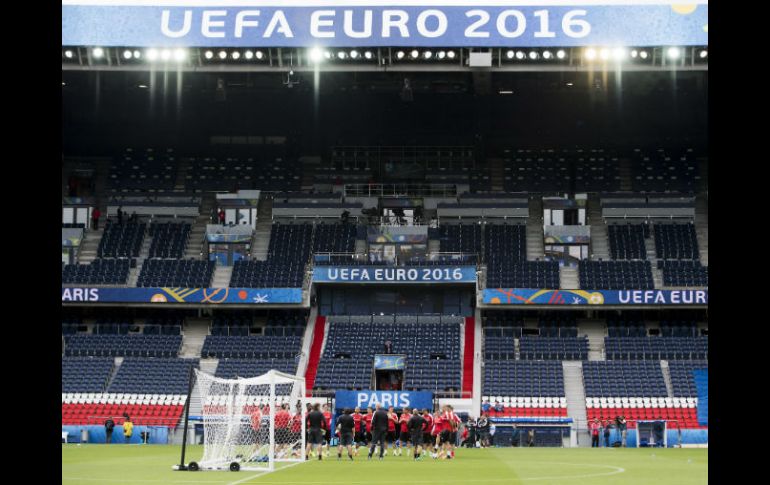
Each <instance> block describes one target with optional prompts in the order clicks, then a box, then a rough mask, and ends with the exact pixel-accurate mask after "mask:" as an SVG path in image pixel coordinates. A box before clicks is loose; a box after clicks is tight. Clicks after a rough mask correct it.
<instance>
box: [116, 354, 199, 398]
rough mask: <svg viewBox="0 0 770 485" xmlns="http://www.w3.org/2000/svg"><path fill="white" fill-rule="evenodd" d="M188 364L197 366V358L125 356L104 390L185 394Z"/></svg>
mask: <svg viewBox="0 0 770 485" xmlns="http://www.w3.org/2000/svg"><path fill="white" fill-rule="evenodd" d="M190 367H196V368H197V367H199V363H198V359H125V360H124V361H123V363H122V364H121V365H120V367H119V368H118V372H117V374H115V379H114V380H113V381H112V384H110V386H109V388H108V389H107V392H110V393H132V394H185V395H186V394H187V392H188V387H189V384H190Z"/></svg>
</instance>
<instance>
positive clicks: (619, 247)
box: [607, 224, 649, 259]
mask: <svg viewBox="0 0 770 485" xmlns="http://www.w3.org/2000/svg"><path fill="white" fill-rule="evenodd" d="M607 230H608V234H609V240H610V254H611V255H612V259H647V249H646V247H645V245H644V239H645V238H646V237H648V235H649V226H648V225H646V224H610V225H608V226H607Z"/></svg>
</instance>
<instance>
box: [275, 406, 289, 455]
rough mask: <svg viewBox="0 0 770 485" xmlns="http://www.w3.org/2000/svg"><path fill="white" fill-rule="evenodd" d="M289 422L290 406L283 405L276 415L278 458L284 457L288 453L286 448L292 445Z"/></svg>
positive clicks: (276, 451)
mask: <svg viewBox="0 0 770 485" xmlns="http://www.w3.org/2000/svg"><path fill="white" fill-rule="evenodd" d="M289 421H291V414H290V413H289V405H288V404H282V405H281V407H280V408H279V409H278V411H276V413H275V445H276V450H275V453H276V456H282V455H283V453H285V452H286V447H287V446H289V444H290V443H291V441H290V438H291V436H290V434H289Z"/></svg>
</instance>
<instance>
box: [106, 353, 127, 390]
mask: <svg viewBox="0 0 770 485" xmlns="http://www.w3.org/2000/svg"><path fill="white" fill-rule="evenodd" d="M123 359H125V357H115V361H114V362H115V363H114V364H113V365H112V371H111V372H110V377H109V379H107V385H106V386H104V389H109V388H110V386H111V385H112V381H114V380H115V377H116V376H117V375H118V370H119V369H120V366H121V365H122V364H123Z"/></svg>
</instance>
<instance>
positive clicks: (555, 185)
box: [503, 149, 572, 192]
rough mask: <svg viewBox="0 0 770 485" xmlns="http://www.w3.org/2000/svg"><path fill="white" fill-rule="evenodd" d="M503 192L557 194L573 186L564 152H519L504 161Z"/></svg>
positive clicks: (507, 155) (526, 150)
mask: <svg viewBox="0 0 770 485" xmlns="http://www.w3.org/2000/svg"><path fill="white" fill-rule="evenodd" d="M503 163H504V166H505V175H504V178H503V190H505V191H506V192H554V191H559V190H563V189H565V187H566V188H568V187H569V185H570V182H571V179H572V175H570V169H569V162H568V160H567V158H566V157H565V155H564V154H563V153H560V150H552V149H548V150H529V149H516V150H512V151H511V152H509V153H507V154H506V156H505V158H504V161H503Z"/></svg>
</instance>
